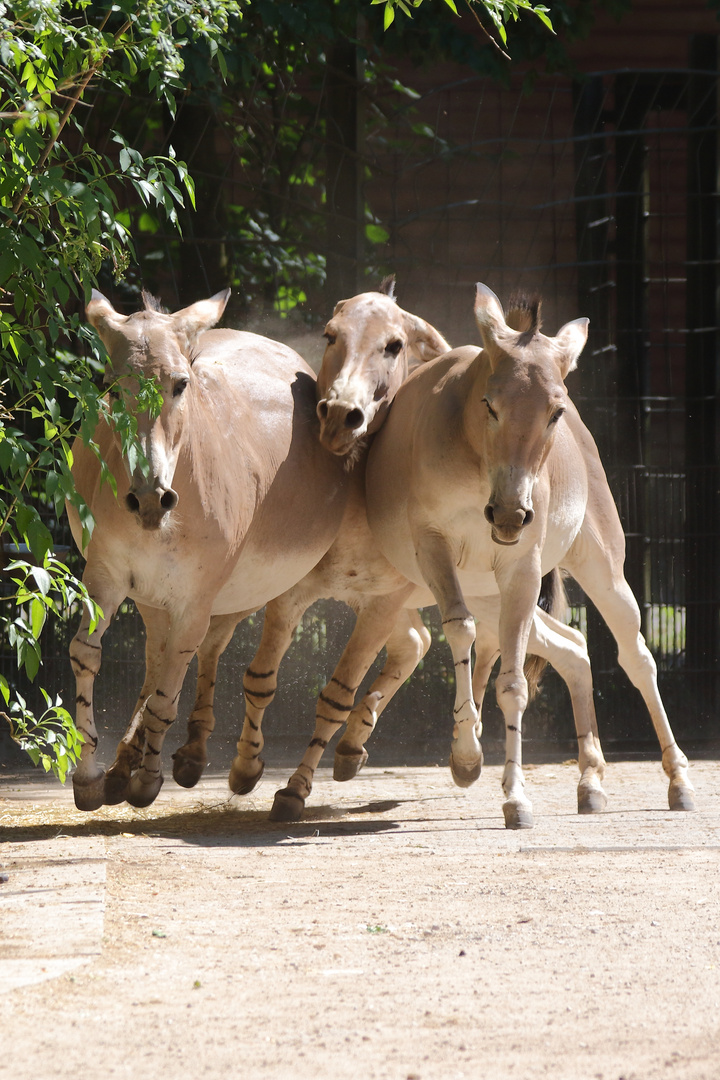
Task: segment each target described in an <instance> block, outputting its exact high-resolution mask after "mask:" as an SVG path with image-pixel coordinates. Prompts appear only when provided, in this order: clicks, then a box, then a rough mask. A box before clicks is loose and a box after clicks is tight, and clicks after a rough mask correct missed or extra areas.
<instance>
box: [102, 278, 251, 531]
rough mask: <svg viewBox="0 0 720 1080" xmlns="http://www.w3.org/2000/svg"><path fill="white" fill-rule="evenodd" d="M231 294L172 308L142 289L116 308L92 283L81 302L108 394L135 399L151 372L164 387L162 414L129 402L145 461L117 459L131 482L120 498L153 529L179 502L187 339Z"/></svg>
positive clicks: (190, 342)
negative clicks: (138, 298) (102, 356)
mask: <svg viewBox="0 0 720 1080" xmlns="http://www.w3.org/2000/svg"><path fill="white" fill-rule="evenodd" d="M229 297H230V290H229V289H225V290H224V291H223V292H220V293H217V294H216V295H215V296H213V297H211V298H210V299H209V300H201V301H199V302H198V303H197V304H191V305H190V307H186V308H183V309H182V310H181V311H176V312H175V313H174V314H172V315H168V314H164V313H163V312H161V311H158V310H157V309H156V305H155V304H154V301H152V298H151V297H149V296H147V295H145V294H144V296H143V299H144V301H145V308H144V310H143V311H138V312H135V313H134V314H133V315H121V314H120V313H119V312H117V311H116V310H115V309H114V308H113V306H112V304H111V303H110V301H109V300H108V299H107V298H106V297H105V296H103V294H102V293H100V292H98V291H97V290H95V289H93V292H92V297H91V299H90V302H89V304H88V305H87V308H86V313H87V317H88V320H89V321H90V323H92V325H93V326H94V327H95V329H96V330H97V332H98V334H99V335H100V338H101V340H102V342H103V344H104V345H105V348H106V349H107V351H108V355H109V358H110V360H109V363H108V365H107V367H106V369H105V376H104V385H105V386H106V387H107V389H108V392H109V394H110V395H111V397H117V396H119V394H120V393H121V391H122V392H124V395H125V401H126V402H130V403H132V402H136V395H137V393H138V389H139V381H138V376H142V377H144V378H146V379H150V378H154V379H155V381H156V383H157V385H158V386H159V387H160V392H161V394H162V409H161V412H160V415H159V416H157V417H153V416H152V415H151V414H150V412H149V411H148V410H147V409H143V410H141V409H140V408H135V409H134V410H133V411H134V414H135V419H136V421H137V439H138V442H139V444H140V448H141V450H142V452H143V454H144V457H145V462H146V463H147V465H145V462H132V463H131V462H129V461H128V460H127V459H126V458H125V457H124V458H123V462H124V465H125V469H126V472H127V475H128V479H129V482H130V487H129V490H128V492H127V494H126V496H125V505H126V507H127V509H128V510H129V511H130V513H131V514H134V515H136V516H137V519H138V521H139V522H140V524H141V525H142V527H143V528H144V529H157V528H158V527H159V526H160V525H161V524H162V523H163V522H164V521H165V520H166V518H167V515H168V514H169V513H170V511H171V510H174V508H175V507H176V506H177V502H178V495H177V492H176V491H175V490H174V489H173V486H172V482H173V476H174V474H175V467H176V465H177V460H178V455H179V453H180V448H181V446H182V445H183V442H184V437H185V434H186V420H187V411H188V396H189V395H190V394H192V392H193V371H192V360H193V346H194V344H195V342H196V340H197V338H198V336H199V335H200V334H201V333H202V332H203V330H207V329H209V328H210V327H211V326H214V325H215V323H216V322H217V321H218V320H219V319H220V317H221V316H222V313H223V311H224V310H225V305H226V304H227V302H228V299H229Z"/></svg>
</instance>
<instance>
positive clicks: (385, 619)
mask: <svg viewBox="0 0 720 1080" xmlns="http://www.w3.org/2000/svg"><path fill="white" fill-rule="evenodd" d="M411 590H412V586H409V587H408V590H407V591H406V590H405V589H402V590H400V591H399V592H397V593H392V594H390V595H389V596H376V597H373V598H372V600H371V601H370V602H369V603H367V604H366V605H364V606H363V607H362V608H361V609H360V611H359V613H358V617H357V620H356V623H355V628H354V629H353V632H352V634H351V636H350V640H349V641H348V643H347V645H346V646H345V649H344V651H343V654H342V656H341V657H340V661H339V663H338V665H337V667H336V668H335V671H334V672H333V676H332V678H331V679H330V682H329V683H328V684H327V686H326V687H325V688H324V690H323V691H322V692H321V694H320V697H319V698H318V705H317V712H316V715H315V731H314V732H313V737H312V739H311V740H310V744H309V746H308V748H307V750H306V751H305V754H304V755H303V759H302V761H301V762H300V765H299V766H298V768H297V769H296V771H295V772H294V773H293V775H292V776H291V777H290V780H289V781H288V784H287V787H285V788H282V789H281V790H280V791H278V792H276V794H275V801H274V803H273V808H272V811H271V813H270V819H271V820H272V821H299V819H300V818H301V817H302V812H303V810H304V808H305V800H306V799H307V797H308V795H309V794H310V792H311V791H312V782H313V777H314V775H315V770H316V768H317V766H318V764H319V763H320V758H321V757H322V754H323V751H324V749H325V747H326V746H327V744H328V743H329V742H330V739H331V738H332V737H333V735H334V734H335V732H336V731H337V730H338V728H339V727H341V726H342V725H343V724H344V723H345V721H346V720H347V718H348V716H349V714H350V712H351V710H352V707H353V704H354V703H355V694H356V693H357V689H358V686H359V685H360V683H361V682H362V680H363V678H364V677H365V674H366V673H367V671H368V670H369V668H370V666H371V664H372V663H373V662H374V660H375V659H376V657H377V655H378V653H379V652H380V650H381V649H382V647H383V645H384V644H385V642H386V641H387V639H388V637H389V636H390V632H391V630H392V628H393V627H394V625H395V620H396V619H397V616H398V614H399V612H400V611H401V609H402V607H403V604H404V600H405V597H406V596H407V594H408V592H410V591H411Z"/></svg>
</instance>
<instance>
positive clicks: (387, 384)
mask: <svg viewBox="0 0 720 1080" xmlns="http://www.w3.org/2000/svg"><path fill="white" fill-rule="evenodd" d="M394 284H395V283H394V279H393V278H386V279H385V281H383V283H382V285H381V286H380V289H379V290H378V291H377V292H366V293H360V294H359V295H358V296H353V297H352V299H350V300H341V301H340V302H339V303H338V304H336V306H335V310H334V311H333V314H332V318H331V319H330V321H329V322H328V324H327V325H326V327H325V335H324V336H325V338H326V339H327V346H326V347H325V353H324V355H323V360H322V366H321V368H320V373H319V375H318V382H317V394H318V405H317V414H318V417H319V419H320V441H321V443H322V444H323V446H325V447H326V449H328V450H330V451H331V453H333V454H337V455H338V456H341V457H344V456H347V457H348V461H349V462H350V463H352V462H354V461H355V459H356V457H357V455H358V454H359V453H360V450H361V449H362V446H363V445H364V439H365V436H367V435H370V434H372V433H373V432H374V431H377V430H378V428H379V427H380V426H381V424H382V423H383V420H384V419H385V415H386V413H387V410H388V408H389V407H390V403H391V402H392V400H393V398H394V397H395V394H396V393H397V391H398V390H399V388H400V385H401V383H402V382H403V380H404V379H405V378H407V374H408V371H409V369H410V366H411V364H412V363H413V362H417V361H423V362H424V361H426V360H432V359H433V358H434V357H436V356H440V355H441V354H442V353H445V352H448V351H449V349H450V346H449V345H448V343H447V342H446V341H445V339H444V338H443V337H442V335H441V334H439V333H438V332H437V330H435V328H434V327H432V326H431V325H430V324H429V323H426V322H425V321H424V319H420V318H418V317H417V316H416V315H411V314H410V313H409V312H407V311H403V310H402V308H400V307H398V305H397V302H396V300H395V297H394Z"/></svg>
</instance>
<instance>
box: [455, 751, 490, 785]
mask: <svg viewBox="0 0 720 1080" xmlns="http://www.w3.org/2000/svg"><path fill="white" fill-rule="evenodd" d="M482 766H483V756H482V750H481V751H480V759H479V761H477V763H476V764H475V765H471V766H467V765H461V764H460V763H459V762H457V761H456V760H455V758H454V757H453V756H452V754H451V755H450V772H451V773H452V778H453V780H454V781H455V783H456V784H457V786H458V787H470V786H471V785H472V784H474V783H475V781H476V780H477V778H478V776H479V775H480V773H481V772H482Z"/></svg>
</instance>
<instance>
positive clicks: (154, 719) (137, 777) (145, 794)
mask: <svg viewBox="0 0 720 1080" xmlns="http://www.w3.org/2000/svg"><path fill="white" fill-rule="evenodd" d="M209 625H210V612H209V610H207V609H204V610H203V609H200V610H197V609H194V610H193V611H192V613H191V612H189V611H187V610H185V611H184V612H180V613H178V614H177V615H175V616H172V617H171V620H170V630H169V633H168V637H167V644H166V646H165V651H164V654H163V658H162V662H161V664H160V666H159V669H158V677H157V685H156V686H155V688H154V689H153V691H152V693H151V694H150V697H149V698H148V700H147V703H146V705H145V710H144V714H143V727H144V732H145V745H144V748H143V756H142V762H141V764H140V768H139V769H138V770H137V772H135V773H134V774H133V776H132V779H131V780H130V783H129V784H128V788H127V801H128V802H129V803H131V804H132V805H133V806H149V805H150V803H152V802H154V800H155V799H156V798H157V795H158V792H159V791H160V788H161V787H162V783H163V775H162V760H161V756H162V746H163V741H164V739H165V735H166V733H167V730H168V728H169V727H170V725H171V724H172V722H173V721H174V719H175V717H176V716H177V708H178V699H179V697H180V691H181V690H182V685H183V681H184V679H185V674H186V672H187V669H188V667H189V665H190V663H191V661H192V658H193V656H194V655H195V653H196V652H197V650H198V648H199V647H200V644H201V643H202V641H203V638H204V637H205V634H206V633H207V630H208V626H209Z"/></svg>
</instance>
